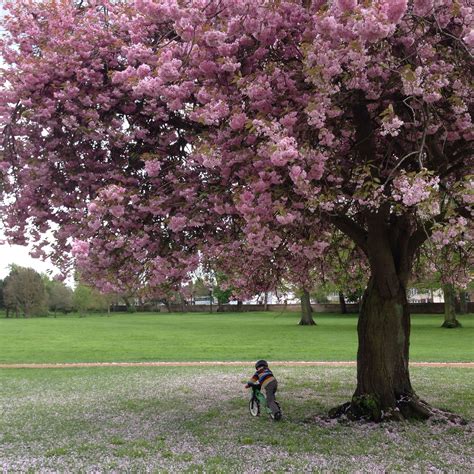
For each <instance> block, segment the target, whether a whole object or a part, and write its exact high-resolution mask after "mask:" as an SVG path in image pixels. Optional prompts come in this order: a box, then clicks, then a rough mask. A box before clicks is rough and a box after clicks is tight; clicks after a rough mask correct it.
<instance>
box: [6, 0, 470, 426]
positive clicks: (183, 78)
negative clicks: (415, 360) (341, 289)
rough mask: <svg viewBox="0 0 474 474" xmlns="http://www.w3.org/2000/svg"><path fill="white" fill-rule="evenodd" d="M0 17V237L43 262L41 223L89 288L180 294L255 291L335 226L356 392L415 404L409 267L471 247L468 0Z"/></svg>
mask: <svg viewBox="0 0 474 474" xmlns="http://www.w3.org/2000/svg"><path fill="white" fill-rule="evenodd" d="M5 3H6V7H7V9H8V10H9V14H7V15H6V17H5V21H4V24H5V29H6V31H7V33H6V35H5V37H4V39H3V40H2V43H1V50H2V55H3V57H4V61H5V64H4V66H3V70H4V71H3V79H2V80H3V89H2V96H1V105H0V107H1V108H0V113H1V116H2V124H3V138H4V140H3V145H2V148H1V162H0V172H1V173H2V176H3V180H2V193H3V198H4V199H3V203H4V206H3V209H4V212H5V213H6V214H5V215H6V218H5V220H6V225H7V232H8V236H9V237H10V238H11V239H13V240H14V241H16V242H19V243H22V242H26V241H27V240H34V241H36V242H37V247H36V253H37V254H38V255H41V253H42V252H43V249H44V247H45V245H46V244H47V242H46V241H45V240H44V238H43V237H42V233H43V232H44V231H46V230H47V229H52V231H53V234H54V236H55V238H56V244H55V258H56V262H57V263H60V264H61V263H62V264H63V266H65V267H66V266H67V264H68V256H67V255H68V251H70V250H72V252H73V254H74V255H75V257H76V262H77V264H78V265H79V267H80V268H81V273H82V275H83V276H84V277H85V278H88V279H89V280H91V281H92V280H93V281H94V282H95V284H97V285H99V286H100V287H101V288H102V289H104V290H114V291H120V290H123V288H124V287H125V286H127V285H128V286H133V287H137V286H139V285H143V284H147V285H148V286H149V287H155V288H159V287H160V286H161V285H168V286H169V285H170V284H171V285H175V286H178V285H179V284H180V282H181V281H182V280H183V279H185V278H186V277H187V276H188V275H189V273H190V272H191V271H192V270H193V269H195V268H196V266H197V265H198V264H199V262H200V260H202V259H204V260H210V261H216V262H219V263H221V264H222V266H223V267H224V268H223V272H224V273H225V274H226V275H229V276H230V275H231V273H230V272H228V271H226V267H229V265H234V266H237V267H238V268H239V269H240V271H239V272H235V278H234V279H233V281H229V284H231V285H232V286H233V287H235V288H241V289H244V288H246V287H248V286H249V284H251V285H252V286H254V287H255V285H256V284H257V282H259V281H260V283H261V286H262V289H263V290H265V289H266V288H267V287H268V276H269V275H271V272H272V270H273V269H275V268H278V269H284V268H286V267H285V263H284V262H287V261H289V260H291V268H292V271H293V272H296V273H298V274H299V275H300V276H301V279H303V280H304V278H305V275H308V274H309V272H308V271H307V270H308V267H312V266H313V263H314V262H315V261H316V260H317V259H319V258H322V257H324V255H325V252H327V251H328V248H329V247H328V246H329V245H330V243H331V239H332V235H333V233H334V229H338V230H339V231H341V232H343V233H344V234H345V235H346V236H347V237H348V238H350V239H351V240H352V241H353V242H354V244H355V245H356V246H357V247H358V248H359V249H360V251H361V252H362V253H363V254H364V255H365V257H366V258H367V261H368V265H369V267H370V275H371V277H370V280H369V284H368V291H367V294H366V299H365V306H364V305H363V307H362V311H361V322H360V326H359V341H360V346H359V357H360V359H359V366H360V367H362V366H366V365H367V364H369V365H370V363H369V362H368V361H369V360H373V359H376V360H379V359H380V360H383V368H382V369H380V367H378V368H377V370H378V372H381V373H390V374H392V376H391V378H390V384H392V385H391V386H390V387H389V386H388V385H387V384H388V382H387V381H386V380H384V381H383V380H379V379H377V375H376V373H375V372H373V373H371V376H370V377H369V376H368V373H369V372H370V370H368V371H366V372H363V371H359V375H360V378H359V379H358V390H357V392H356V394H355V395H356V396H357V397H359V396H362V395H364V396H365V394H367V393H369V394H372V393H375V394H377V400H378V402H377V403H376V405H377V406H382V408H383V409H382V412H384V410H385V408H387V407H388V408H391V409H393V407H394V406H395V399H396V400H401V399H402V396H405V395H407V394H409V395H411V394H412V389H411V385H410V382H409V379H408V336H409V333H408V329H407V328H408V327H409V314H408V310H407V305H406V284H407V281H408V278H409V276H410V272H411V269H412V265H413V261H414V258H415V255H416V254H417V252H418V250H419V248H420V246H421V245H423V244H424V243H425V242H426V240H427V239H428V238H431V239H432V240H433V241H434V242H436V243H437V244H438V245H440V246H443V245H446V244H448V243H452V242H454V241H456V242H458V243H459V245H463V242H466V241H467V240H469V239H472V228H470V227H469V226H470V225H471V222H472V220H471V217H472V215H471V211H470V208H469V205H470V204H472V187H473V180H472V176H471V175H470V173H471V170H472V164H473V163H472V161H473V153H472V151H473V150H472V139H473V134H474V131H473V127H472V119H471V113H472V89H471V77H472V74H471V73H472V66H473V62H472V51H473V46H474V33H473V16H474V14H473V8H472V6H471V5H470V2H469V1H468V0H457V1H456V2H453V1H452V0H438V1H436V2H435V1H433V0H411V1H408V0H391V1H387V0H372V1H361V2H359V1H357V0H335V1H329V0H315V1H308V0H303V1H297V0H286V1H285V0H263V1H258V2H256V1H254V0H238V1H236V0H191V1H189V2H180V1H178V0H168V1H166V2H161V1H154V0H136V1H134V2H131V3H130V2H114V1H92V0H91V1H81V2H79V3H77V2H49V1H46V0H45V1H38V2H29V1H26V0H20V1H15V2H11V1H7V2H5ZM58 64H60V67H58ZM282 262H283V263H282ZM216 270H219V268H216ZM255 275H258V278H256V277H255ZM253 289H255V288H253ZM401 308H402V309H401ZM400 312H402V313H403V318H400V317H399V316H397V315H400V314H401V313H400ZM382 313H383V314H387V315H390V316H387V317H386V321H390V323H389V322H387V323H386V325H385V326H384V327H383V328H382V329H381V328H380V325H378V323H375V322H374V321H379V320H380V317H381V314H382ZM372 331H378V336H379V337H378V341H379V342H378V343H377V344H378V346H377V347H372V348H371V349H370V351H369V352H370V355H369V352H367V347H366V344H372V343H373V340H372V339H370V340H369V339H367V340H366V339H364V337H365V336H364V335H367V334H370V333H371V332H372ZM394 334H396V335H397V336H396V337H395V339H394V336H393V335H394ZM361 348H362V349H361ZM387 354H390V356H389V355H387ZM389 359H390V360H389ZM364 374H365V375H364ZM372 376H373V380H371V381H370V382H369V379H370V378H371V377H372ZM364 377H365V379H364ZM363 379H364V380H365V382H364V381H363ZM376 379H377V381H376V382H375V381H374V380H376ZM384 384H385V385H384ZM379 402H380V403H379ZM414 403H415V402H414ZM407 406H408V405H407ZM407 406H405V405H404V406H403V407H402V408H403V410H404V412H405V414H406V415H407V416H409V415H410V410H412V409H414V408H413V406H414V405H413V406H412V405H410V406H409V407H408V408H407ZM417 406H418V408H419V404H418V405H417ZM422 411H423V410H422V409H420V410H419V411H418V414H420V413H422ZM374 413H378V415H377V414H376V415H373V416H374V417H375V418H377V417H380V416H381V415H380V413H381V411H380V410H379V411H377V410H375V411H374Z"/></svg>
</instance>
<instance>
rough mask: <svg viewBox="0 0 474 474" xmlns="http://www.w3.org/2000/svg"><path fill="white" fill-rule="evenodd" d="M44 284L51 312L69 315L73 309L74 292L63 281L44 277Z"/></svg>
mask: <svg viewBox="0 0 474 474" xmlns="http://www.w3.org/2000/svg"><path fill="white" fill-rule="evenodd" d="M43 283H44V284H45V287H46V291H47V293H48V303H49V310H50V311H53V312H54V313H56V311H61V312H62V313H68V312H70V311H72V309H73V291H72V290H71V288H69V287H68V286H66V285H65V284H64V283H63V282H62V281H59V280H54V279H51V278H49V276H47V275H43Z"/></svg>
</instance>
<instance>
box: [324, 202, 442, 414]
mask: <svg viewBox="0 0 474 474" xmlns="http://www.w3.org/2000/svg"><path fill="white" fill-rule="evenodd" d="M389 211H390V208H389V207H388V205H387V206H382V207H381V208H380V209H379V210H378V211H377V212H373V213H370V214H367V216H366V219H367V231H366V235H365V238H364V239H362V236H359V237H360V238H361V239H360V240H361V245H362V248H363V250H364V251H365V253H366V255H367V256H368V260H369V263H370V269H371V277H370V279H369V283H368V285H367V289H366V290H365V293H364V297H363V299H362V306H361V310H360V315H359V322H358V326H357V333H358V339H359V348H358V352H357V387H356V390H355V392H354V394H353V397H352V400H351V401H350V402H347V403H345V404H343V405H341V406H339V407H336V408H334V409H332V410H331V411H330V412H329V415H330V416H332V417H337V416H341V415H346V416H347V417H348V418H350V419H364V420H371V421H381V420H386V419H392V420H393V419H394V420H403V419H412V418H413V419H426V418H429V417H430V416H431V415H433V414H434V413H435V410H434V409H433V408H432V407H430V406H429V405H428V404H427V403H426V402H424V401H423V400H420V399H419V398H418V397H417V396H416V394H415V392H414V391H413V389H412V386H411V382H410V375H409V367H408V360H409V344H410V313H409V307H408V300H407V296H406V287H407V283H408V280H409V276H410V271H411V268H412V263H413V258H414V254H415V249H416V248H417V245H419V244H418V243H417V239H418V238H417V239H415V240H411V241H410V229H412V228H411V224H410V219H409V218H408V217H406V216H400V217H395V216H393V217H391V218H389ZM420 241H421V240H420ZM436 412H438V413H440V411H439V410H436ZM445 416H448V415H445Z"/></svg>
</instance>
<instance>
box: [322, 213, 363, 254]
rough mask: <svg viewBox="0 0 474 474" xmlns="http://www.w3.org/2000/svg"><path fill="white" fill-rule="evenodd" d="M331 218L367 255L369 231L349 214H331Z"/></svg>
mask: <svg viewBox="0 0 474 474" xmlns="http://www.w3.org/2000/svg"><path fill="white" fill-rule="evenodd" d="M329 219H330V221H331V222H332V223H333V224H334V225H335V226H336V227H337V228H338V229H339V230H340V231H341V232H343V233H344V234H346V235H347V236H348V237H349V238H351V239H352V240H353V241H354V242H355V243H356V245H357V246H358V247H359V248H360V249H361V250H362V251H363V252H364V253H365V254H366V255H367V232H366V231H365V229H363V228H362V227H361V226H360V225H359V224H357V222H355V221H353V220H352V219H351V218H350V217H347V216H330V217H329Z"/></svg>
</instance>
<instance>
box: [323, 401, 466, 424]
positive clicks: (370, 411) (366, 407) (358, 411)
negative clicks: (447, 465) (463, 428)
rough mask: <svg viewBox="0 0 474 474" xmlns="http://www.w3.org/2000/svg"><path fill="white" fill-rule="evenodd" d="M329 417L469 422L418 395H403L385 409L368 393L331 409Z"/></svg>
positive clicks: (377, 420) (354, 419) (378, 420)
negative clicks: (430, 403)
mask: <svg viewBox="0 0 474 474" xmlns="http://www.w3.org/2000/svg"><path fill="white" fill-rule="evenodd" d="M328 417H329V418H331V419H336V418H340V419H347V420H350V421H359V420H361V421H368V422H381V421H404V420H428V419H431V420H432V421H433V422H437V423H453V424H456V425H465V424H467V421H466V420H464V419H463V418H462V417H460V416H459V415H456V414H454V413H450V412H448V411H445V410H441V409H439V408H434V407H432V406H431V405H429V404H428V403H427V402H425V401H424V400H421V399H420V398H418V397H417V396H416V395H405V396H402V397H400V398H399V399H398V400H397V402H396V405H395V406H394V407H393V408H385V409H382V408H381V407H380V404H379V403H378V402H377V398H376V397H371V396H368V395H365V396H362V397H353V399H352V401H350V402H346V403H343V404H342V405H339V406H337V407H335V408H332V409H331V410H329V413H328Z"/></svg>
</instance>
